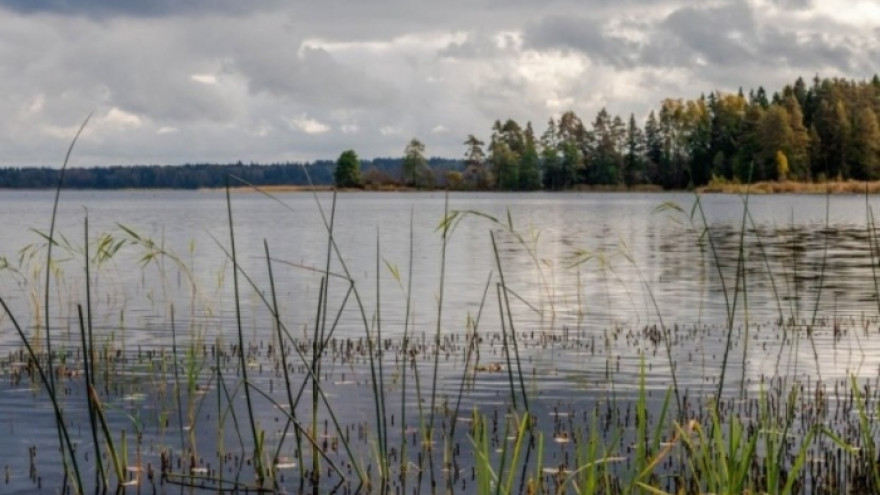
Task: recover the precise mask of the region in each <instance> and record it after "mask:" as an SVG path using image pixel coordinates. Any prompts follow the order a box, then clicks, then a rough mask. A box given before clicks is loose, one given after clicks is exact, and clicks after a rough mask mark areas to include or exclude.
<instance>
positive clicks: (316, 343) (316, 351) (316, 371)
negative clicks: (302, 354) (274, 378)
mask: <svg viewBox="0 0 880 495" xmlns="http://www.w3.org/2000/svg"><path fill="white" fill-rule="evenodd" d="M327 278H328V277H326V276H325V277H321V283H320V288H319V291H318V312H317V313H315V334H314V336H313V337H312V362H311V365H310V368H309V369H311V371H312V373H311V375H312V378H311V383H312V424H311V426H310V428H309V435H311V436H312V437H313V438H315V437H317V436H318V404H320V400H319V394H318V390H319V389H320V387H321V379H320V377H321V370H320V368H319V366H320V359H321V334H320V330H321V321H323V320H324V318H323V313H324V310H325V308H326V305H325V304H324V301H326V299H327V292H326V291H327ZM302 391H303V389H300V393H302ZM297 402H299V396H297ZM320 472H321V463H320V458H319V457H318V453H317V452H315V450H314V449H312V481H313V482H314V483H317V482H318V476H319V474H320Z"/></svg>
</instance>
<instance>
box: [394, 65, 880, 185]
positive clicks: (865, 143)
mask: <svg viewBox="0 0 880 495" xmlns="http://www.w3.org/2000/svg"><path fill="white" fill-rule="evenodd" d="M878 115H880V78H878V76H876V75H875V76H874V77H873V78H872V79H871V80H870V81H861V82H859V81H854V80H845V79H820V78H819V77H818V76H817V77H815V78H814V79H813V81H812V84H810V85H808V84H807V83H806V82H805V81H804V80H803V78H798V79H797V80H796V81H795V82H794V83H793V84H790V85H786V86H785V87H784V88H782V90H781V91H777V92H774V93H773V94H772V95H768V94H767V92H766V91H765V90H764V88H763V87H759V88H758V89H757V90H750V91H749V92H748V94H744V93H743V91H742V90H740V91H739V92H737V93H722V92H714V93H710V94H709V95H705V94H704V95H701V96H700V97H699V98H696V99H692V100H684V99H672V98H667V99H664V100H663V101H662V102H661V104H660V107H659V108H658V109H655V110H652V111H651V112H650V113H649V114H648V116H647V118H646V119H645V121H644V123H639V122H638V121H637V120H636V118H635V116H634V115H633V114H630V116H629V118H628V119H626V120H624V119H623V118H621V117H620V116H612V115H611V114H609V113H608V111H607V110H606V109H604V108H603V109H601V110H599V112H598V113H597V115H596V116H595V118H594V119H593V120H592V121H591V122H588V123H585V122H584V121H582V120H581V118H580V117H578V116H577V115H576V114H575V113H574V112H572V111H569V112H566V113H564V114H562V115H561V116H560V117H559V118H558V119H554V118H551V119H550V120H549V121H548V122H547V125H546V128H545V130H544V131H543V132H542V133H541V134H540V136H538V135H537V134H536V133H535V131H534V130H533V128H532V125H531V123H526V125H525V126H523V125H521V124H520V123H518V122H516V121H514V120H512V119H508V120H506V121H504V122H502V121H500V120H498V121H496V122H495V123H494V124H493V126H492V134H491V136H490V138H489V140H488V142H484V141H482V140H480V139H479V138H477V137H476V136H474V135H470V136H468V138H467V140H466V141H465V142H464V143H463V144H464V147H465V151H464V169H463V171H462V172H458V171H450V172H448V174H447V175H448V176H447V178H446V184H447V185H448V186H451V187H461V188H471V189H500V190H535V189H541V188H544V189H549V190H560V189H569V188H576V187H578V186H581V185H605V186H636V185H640V184H654V185H659V186H661V187H663V188H666V189H685V188H693V187H697V186H701V185H705V184H707V183H710V182H712V181H732V182H741V183H745V182H756V181H779V180H797V181H825V180H849V179H854V180H878V179H880V125H878ZM423 153H424V145H423V144H422V143H421V142H419V141H418V140H416V139H414V140H413V141H411V142H410V143H409V145H407V147H406V149H405V152H404V155H405V156H404V162H403V171H402V173H401V178H402V180H403V181H404V182H405V183H406V184H408V185H415V186H422V185H426V182H427V181H428V180H430V179H431V177H424V171H426V170H427V169H426V167H425V166H424V154H423ZM434 176H436V174H434Z"/></svg>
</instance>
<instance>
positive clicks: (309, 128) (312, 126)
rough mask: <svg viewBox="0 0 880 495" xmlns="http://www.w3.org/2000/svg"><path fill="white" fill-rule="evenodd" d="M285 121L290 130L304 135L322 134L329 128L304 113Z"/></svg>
mask: <svg viewBox="0 0 880 495" xmlns="http://www.w3.org/2000/svg"><path fill="white" fill-rule="evenodd" d="M285 120H286V121H287V124H288V125H289V126H290V127H291V129H295V130H299V131H302V132H304V133H306V134H323V133H325V132H329V131H330V126H328V125H327V124H324V123H322V122H320V121H318V120H316V119H313V118H311V117H309V116H308V115H306V114H305V113H304V114H302V115H300V116H299V117H294V118H291V119H285Z"/></svg>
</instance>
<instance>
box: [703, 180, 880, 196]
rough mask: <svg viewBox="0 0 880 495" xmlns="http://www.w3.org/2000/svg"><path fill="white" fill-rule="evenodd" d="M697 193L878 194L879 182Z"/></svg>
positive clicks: (758, 185)
mask: <svg viewBox="0 0 880 495" xmlns="http://www.w3.org/2000/svg"><path fill="white" fill-rule="evenodd" d="M696 191H697V192H699V193H721V194H865V192H866V191H867V192H868V194H880V181H856V180H845V181H826V182H796V181H778V182H755V183H752V184H738V183H713V184H708V185H705V186H700V187H698V188H696Z"/></svg>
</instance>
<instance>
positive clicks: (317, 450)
mask: <svg viewBox="0 0 880 495" xmlns="http://www.w3.org/2000/svg"><path fill="white" fill-rule="evenodd" d="M254 392H256V393H258V394H260V395H262V396H263V398H264V399H266V400H267V401H269V402H271V403H272V405H273V406H275V409H277V410H278V411H280V412H281V414H283V415H285V416H287V420H288V421H290V422H292V423H293V424H294V425H296V429H297V430H300V431H302V432H303V436H304V437H305V439H306V440H308V442H309V443H310V444H312V452H314V453H315V455H317V456H320V457H322V458H323V459H324V460H325V461H327V465H329V466H330V467H331V468H333V470H334V471H336V473H337V474H339V475H340V476H342V477H343V478H344V477H345V474H344V472H343V470H342V468H340V467H339V466H338V465H337V464H336V463H335V462H333V459H332V458H330V456H328V455H327V454H325V453H324V451H323V450H322V449H321V445H320V444H319V443H318V441H317V440H316V438H317V437H313V436H311V435H309V434H308V433H306V432H305V429H304V428H303V427H302V425H301V424H300V423H299V421H297V419H296V417H295V416H294V415H293V414H292V413H290V412H287V411H285V410H284V408H282V407H281V404H279V403H278V401H276V400H275V399H273V398H272V396H271V395H269V394H267V393H266V392H265V391H263V390H260V389H259V388H257V387H254Z"/></svg>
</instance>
